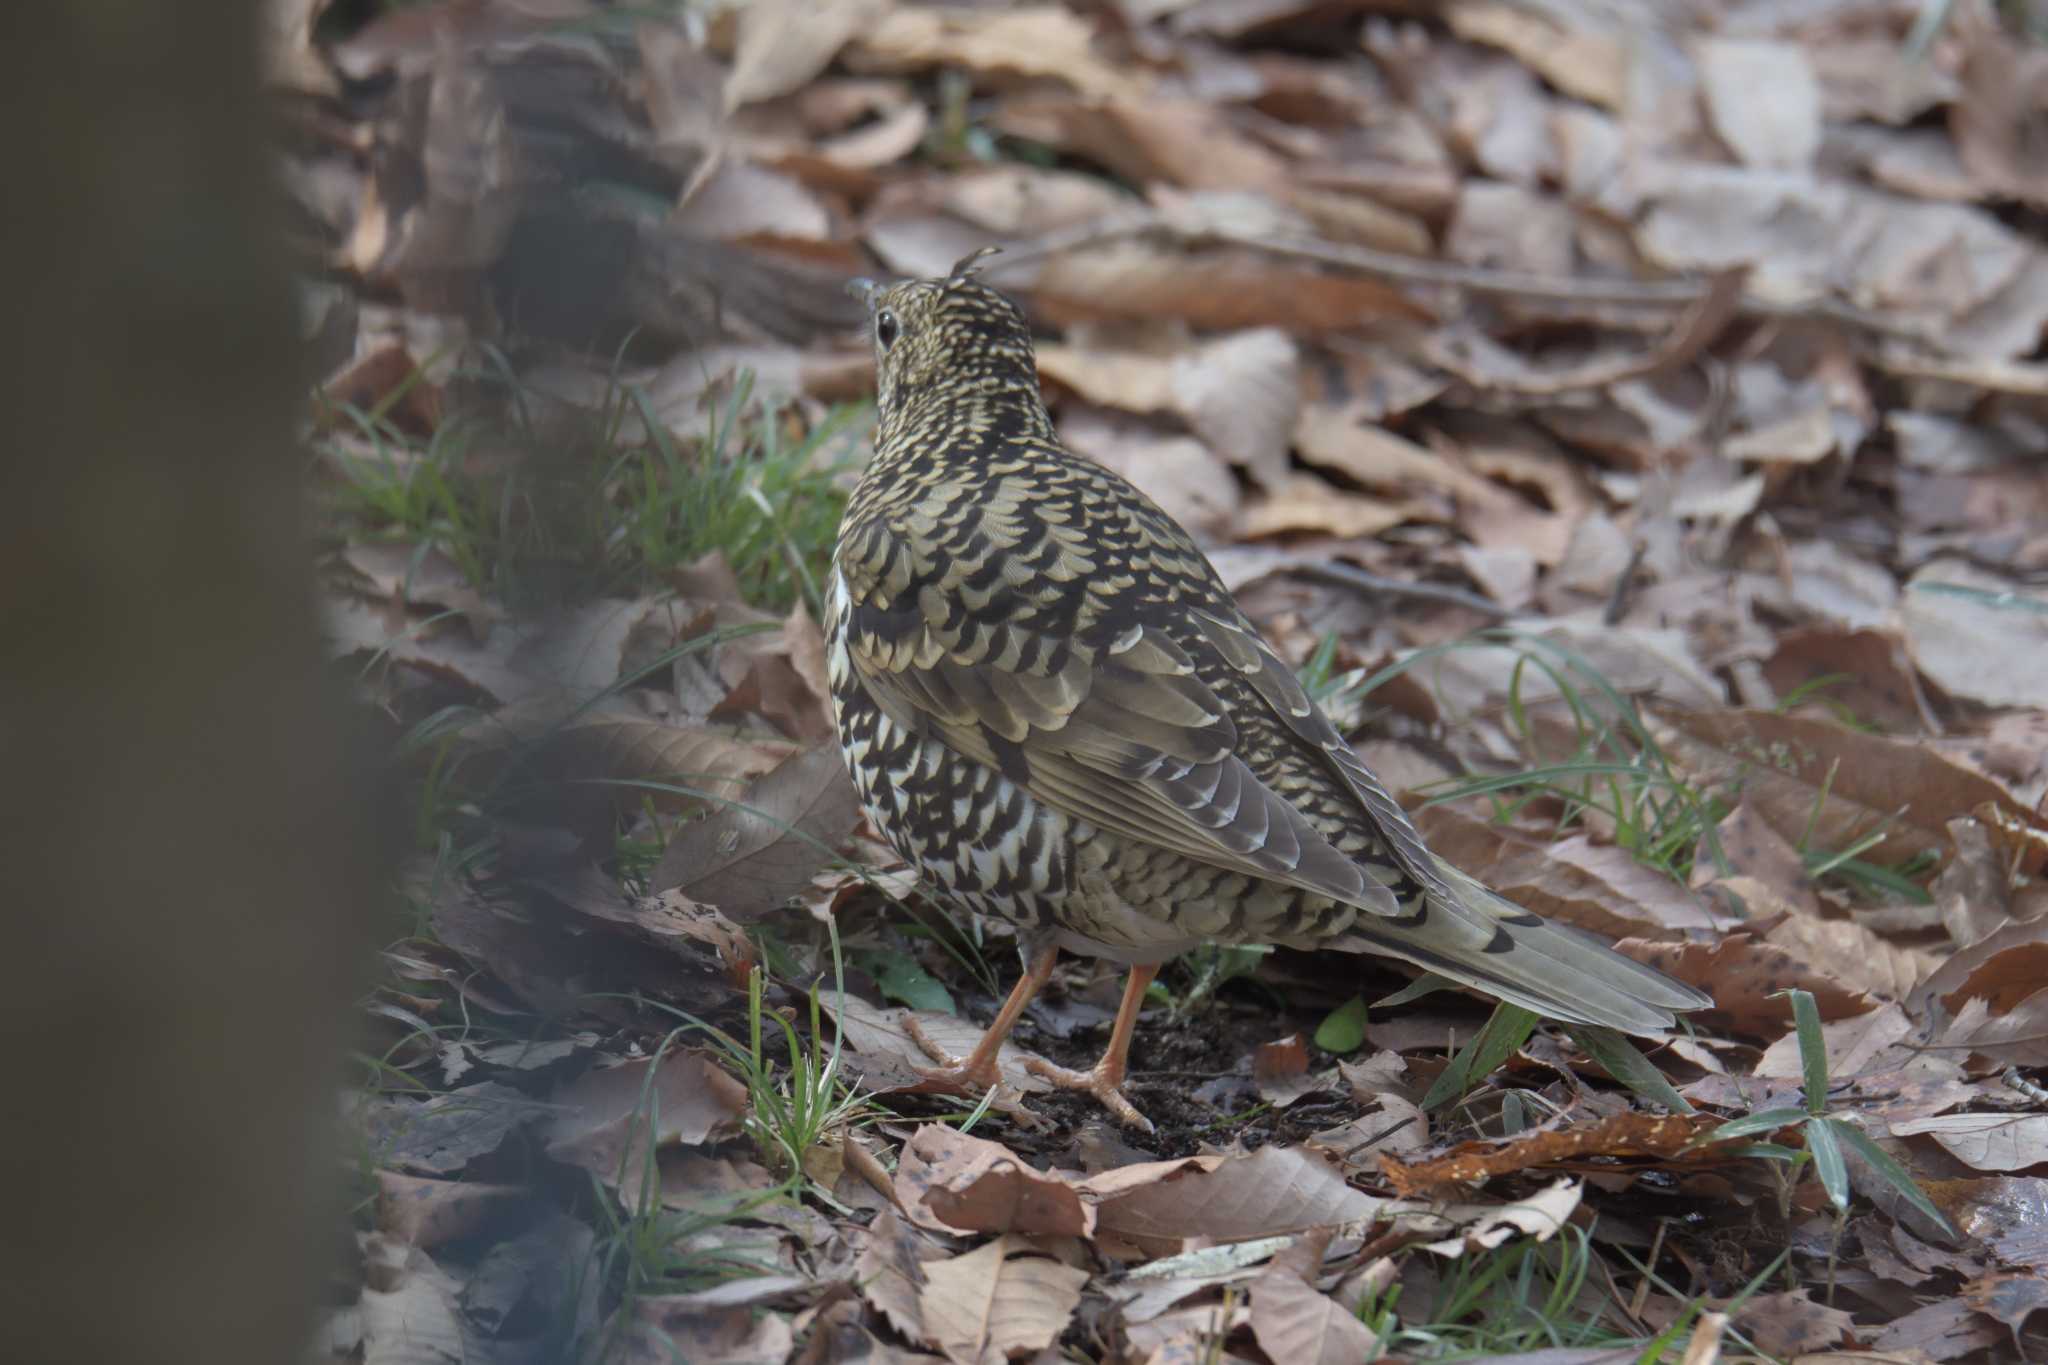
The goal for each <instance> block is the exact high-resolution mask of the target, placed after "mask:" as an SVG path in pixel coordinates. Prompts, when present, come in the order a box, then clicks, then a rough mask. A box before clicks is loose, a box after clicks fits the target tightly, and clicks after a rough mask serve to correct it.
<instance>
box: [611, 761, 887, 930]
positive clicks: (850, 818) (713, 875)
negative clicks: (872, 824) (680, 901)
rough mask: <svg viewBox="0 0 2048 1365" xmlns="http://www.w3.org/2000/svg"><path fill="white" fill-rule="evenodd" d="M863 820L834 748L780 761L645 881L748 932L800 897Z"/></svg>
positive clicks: (678, 842)
mask: <svg viewBox="0 0 2048 1365" xmlns="http://www.w3.org/2000/svg"><path fill="white" fill-rule="evenodd" d="M859 820H860V804H859V798H858V797H857V796H856V795H855V793H854V789H853V780H852V779H851V778H849V777H848V776H847V775H846V764H845V761H844V760H843V759H842V758H841V757H840V755H839V748H838V746H837V745H836V744H824V745H820V746H819V747H817V748H815V749H811V750H808V751H806V752H804V753H801V754H798V755H796V756H795V757H793V758H790V759H787V760H785V761H784V762H783V763H781V764H780V765H779V766H777V767H776V768H775V769H774V770H773V771H772V772H770V773H768V774H766V775H765V776H763V777H760V778H758V779H756V780H755V781H753V782H752V783H750V784H748V786H747V789H746V790H745V791H744V792H742V793H740V795H739V796H738V797H736V798H734V799H733V801H732V802H731V803H730V804H727V805H723V806H721V807H719V808H718V809H716V810H714V811H712V812H711V813H710V814H709V815H708V816H706V817H705V818H704V819H702V820H699V821H697V822H695V823H694V824H690V825H686V826H684V827H683V828H682V829H681V830H680V831H678V832H677V834H676V836H675V837H674V838H673V839H671V840H669V845H668V848H667V849H666V850H665V851H664V852H663V853H662V855H661V862H660V863H658V864H657V865H656V866H655V869H654V871H653V873H652V874H651V875H650V876H649V877H648V880H647V884H648V887H649V889H650V890H653V891H656V892H661V891H669V890H679V891H681V892H683V893H684V894H685V895H687V896H688V897H690V899H692V900H696V901H702V902H704V903H705V904H707V905H713V906H716V907H717V908H718V909H719V911H720V912H722V913H723V914H724V915H725V916H726V917H727V918H728V919H731V920H734V921H736V922H738V923H740V924H751V923H754V922H756V921H758V920H761V919H763V918H765V917H767V916H768V915H770V914H772V913H774V911H775V910H776V908H777V907H779V906H780V905H781V904H782V903H783V902H784V901H786V900H788V899H789V898H790V897H791V896H794V895H796V894H797V893H798V892H800V891H802V890H803V889H804V888H805V887H806V886H807V885H809V884H810V880H811V877H812V875H813V874H815V873H816V872H817V870H818V869H819V868H821V867H823V866H824V865H825V864H826V863H828V862H830V861H831V860H832V857H833V855H834V852H835V850H837V848H838V847H839V843H840V841H841V840H843V839H844V838H846V836H847V835H849V834H851V833H852V832H853V828H854V826H855V824H857V823H858V822H859Z"/></svg>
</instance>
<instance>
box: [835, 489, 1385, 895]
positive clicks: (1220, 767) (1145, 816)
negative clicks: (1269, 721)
mask: <svg viewBox="0 0 2048 1365" xmlns="http://www.w3.org/2000/svg"><path fill="white" fill-rule="evenodd" d="M969 539H971V537H962V538H961V541H962V543H965V542H966V541H967V540H969ZM984 558H985V557H983V556H976V555H972V554H965V555H947V556H939V555H933V554H926V555H920V554H918V553H917V551H916V549H915V547H914V546H913V545H912V544H911V543H910V539H909V538H908V537H905V536H903V535H901V534H900V533H898V532H896V531H894V530H892V529H891V528H890V527H889V526H887V525H886V523H883V522H881V521H872V522H869V523H868V524H867V525H866V526H865V527H863V528H861V529H860V530H859V531H858V532H857V533H856V534H854V535H852V536H849V537H847V538H846V539H844V540H842V543H841V546H840V552H839V557H838V569H839V572H840V575H841V577H842V579H843V580H844V582H845V583H846V585H847V590H848V603H847V606H846V624H845V639H846V644H847V650H848V654H849V656H850V658H851V660H852V662H853V665H854V669H855V672H856V674H857V676H858V677H859V679H860V681H861V682H862V683H863V684H864V685H865V686H866V688H867V690H868V692H869V694H870V695H871V696H872V697H873V698H874V699H875V702H876V704H877V705H878V706H880V707H881V708H882V709H883V710H884V711H885V712H887V713H888V714H889V716H890V717H891V718H892V719H893V720H895V721H896V722H897V723H898V724H900V725H903V726H906V727H909V728H912V729H915V730H918V731H920V732H923V733H925V734H929V735H933V736H936V737H937V738H938V739H940V740H941V741H942V742H943V743H945V744H946V745H947V747H949V748H951V749H952V750H954V751H955V752H956V753H959V754H962V755H965V756H966V757H969V758H972V759H974V760H976V761H977V762H980V763H984V764H986V765H988V766H989V767H992V768H995V769H997V770H998V771H1000V772H1002V773H1003V774H1004V775H1005V776H1007V777H1009V778H1010V779H1011V780H1012V781H1014V782H1016V783H1017V784H1018V785H1019V786H1021V787H1023V788H1024V789H1025V790H1026V791H1028V792H1030V793H1031V794H1032V796H1034V797H1036V798H1037V799H1039V800H1041V801H1044V802H1046V803H1047V804H1049V805H1051V806H1053V807H1055V808H1056V809H1058V810H1061V811H1063V812H1065V813H1066V814H1068V815H1071V816H1075V817H1078V818H1080V819H1083V820H1087V821H1089V822H1091V823H1093V824H1095V825H1097V826H1098V827H1100V828H1102V829H1105V830H1108V831H1110V832H1113V833H1116V834H1120V835H1123V836H1125V837H1127V838H1131V839H1136V840H1141V841H1143V842H1145V843H1149V844H1153V845H1156V846H1158V847H1160V848H1164V849H1169V850H1172V851H1174V852H1176V853H1181V854H1183V855H1185V856H1187V857H1189V858H1193V859H1195V860H1197V861H1200V862H1204V863H1208V864H1210V865H1212V866H1216V867H1223V868H1228V869H1231V870H1233V871H1238V872H1243V873H1246V874H1247V875H1250V876H1254V877H1260V878H1263V879H1266V880H1268V881H1276V882H1282V883H1286V884H1289V885H1293V886H1299V887H1302V888H1303V889H1305V890H1309V891H1314V892H1319V893H1321V894H1323V895H1326V896H1330V897H1332V898H1334V899H1336V900H1339V901H1342V902H1344V903H1346V904H1350V905H1356V906H1359V907H1361V908H1363V909H1366V910H1369V911H1371V912H1373V913H1375V914H1385V915H1391V914H1396V913H1398V911H1399V906H1398V905H1397V903H1396V902H1395V899H1394V896H1393V893H1392V892H1391V891H1390V890H1389V889H1388V886H1387V882H1388V881H1395V880H1398V879H1399V878H1398V874H1393V873H1391V871H1387V872H1386V873H1385V875H1383V876H1374V875H1372V869H1371V868H1370V867H1369V866H1368V865H1361V864H1360V863H1359V862H1357V861H1354V860H1353V859H1352V858H1350V857H1348V856H1346V855H1345V854H1344V853H1343V852H1342V851H1340V850H1339V849H1338V848H1337V847H1336V846H1335V845H1334V844H1332V843H1331V841H1330V840H1329V839H1328V838H1326V837H1325V836H1324V835H1323V834H1322V833H1320V832H1319V831H1318V830H1317V829H1316V828H1315V827H1314V825H1312V824H1311V823H1310V821H1309V819H1308V818H1307V816H1305V815H1304V814H1303V813H1302V812H1301V811H1300V810H1299V809H1297V808H1296V807H1295V805H1294V804H1293V803H1292V802H1290V801H1289V800H1287V799H1286V798H1285V797H1283V796H1281V795H1280V794H1279V793H1277V792H1275V791H1274V790H1273V789H1272V788H1271V787H1269V786H1268V785H1267V784H1266V783H1265V782H1264V781H1262V780H1261V779H1260V777H1259V775H1258V774H1257V773H1256V772H1254V771H1253V768H1252V767H1251V766H1250V765H1249V764H1248V763H1247V762H1246V760H1245V757H1244V756H1243V755H1242V754H1241V753H1240V752H1239V748H1240V741H1239V732H1238V727H1237V725H1236V724H1235V722H1234V721H1233V720H1232V719H1231V716H1230V714H1229V708H1228V706H1226V705H1225V703H1224V702H1223V701H1222V700H1221V699H1219V698H1218V697H1217V695H1216V693H1215V692H1214V690H1212V688H1211V687H1210V686H1209V685H1208V684H1207V683H1206V682H1205V681H1204V680H1203V677H1202V675H1203V673H1204V672H1205V671H1207V668H1206V665H1207V664H1209V663H1211V662H1214V661H1209V660H1198V659H1197V658H1196V657H1194V656H1193V655H1191V654H1190V652H1189V648H1190V647H1192V648H1193V649H1195V650H1197V651H1207V650H1210V649H1213V648H1214V647H1213V646H1212V645H1210V644H1208V643H1207V640H1206V637H1205V636H1201V635H1194V636H1189V635H1187V634H1186V633H1185V632H1180V634H1181V635H1182V637H1183V638H1184V639H1186V640H1187V641H1188V645H1187V646H1184V645H1183V644H1182V643H1180V642H1178V641H1177V640H1176V638H1175V632H1172V631H1170V630H1169V629H1167V626H1166V623H1165V621H1164V620H1163V619H1146V618H1147V617H1148V616H1152V617H1155V618H1157V617H1159V616H1161V615H1162V613H1163V612H1164V611H1165V610H1166V609H1164V608H1155V609H1152V610H1150V611H1147V610H1144V609H1136V610H1133V609H1132V608H1131V604H1129V603H1125V604H1123V605H1122V606H1121V607H1120V608H1112V607H1110V606H1108V605H1107V604H1106V601H1105V600H1103V599H1102V593H1101V590H1100V588H1099V585H1091V584H1089V583H1086V582H1082V581H1077V580H1069V581H1067V582H1064V583H1050V584H1046V585H1042V586H1040V587H1038V588H1034V586H1033V585H1031V584H1025V585H1023V586H1016V587H1013V586H1010V585H1008V584H1007V583H994V582H992V581H991V579H992V576H991V575H989V574H987V573H985V572H983V569H984ZM1035 592H1042V593H1043V594H1044V597H1043V599H1041V598H1040V597H1038V596H1035V595H1034V593H1035ZM1058 593H1068V594H1082V595H1087V594H1091V593H1093V594H1095V595H1096V598H1097V599H1098V604H1100V605H1102V612H1103V614H1102V615H1100V616H1099V617H1097V618H1096V619H1098V620H1100V621H1102V622H1104V623H1105V624H1104V625H1103V627H1102V628H1101V629H1099V630H1096V631H1094V632H1092V634H1093V635H1094V636H1095V637H1096V638H1097V639H1098V640H1099V641H1100V643H1099V644H1098V645H1097V646H1095V647H1088V646H1085V645H1083V644H1081V643H1080V642H1078V641H1077V640H1075V639H1073V638H1071V636H1070V635H1068V634H1067V633H1065V632H1064V631H1063V630H1062V625H1063V623H1064V624H1067V625H1070V624H1071V622H1072V620H1073V617H1074V613H1073V612H1072V611H1070V610H1063V608H1071V607H1072V606H1073V605H1074V603H1073V602H1072V601H1071V600H1069V601H1068V602H1066V603H1056V602H1055V601H1054V600H1053V599H1054V597H1055V595H1056V594H1058ZM1083 614H1086V613H1083ZM1254 638H1255V637H1254ZM1274 662H1275V666H1276V667H1280V668H1282V670H1283V671H1284V665H1280V664H1279V663H1278V660H1277V659H1276V660H1275V661H1274ZM1326 723H1327V722H1326Z"/></svg>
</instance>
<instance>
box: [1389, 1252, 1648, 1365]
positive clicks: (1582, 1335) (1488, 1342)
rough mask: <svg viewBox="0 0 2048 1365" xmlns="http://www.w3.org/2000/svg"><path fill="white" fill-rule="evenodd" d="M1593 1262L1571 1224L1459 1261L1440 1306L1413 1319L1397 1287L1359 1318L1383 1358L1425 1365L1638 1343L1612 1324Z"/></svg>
mask: <svg viewBox="0 0 2048 1365" xmlns="http://www.w3.org/2000/svg"><path fill="white" fill-rule="evenodd" d="M1594 1260H1595V1257H1594V1254H1593V1248H1592V1242H1591V1239H1590V1238H1589V1237H1588V1236H1587V1235H1586V1233H1585V1232H1584V1231H1583V1230H1582V1229H1580V1228H1579V1227H1577V1226H1576V1225H1567V1226H1565V1227H1563V1228H1561V1229H1559V1230H1558V1234H1557V1236H1555V1237H1553V1238H1551V1239H1549V1240H1548V1241H1543V1242H1537V1241H1533V1240H1530V1239H1526V1238H1524V1239H1519V1240H1517V1241H1514V1242H1510V1243H1508V1244H1507V1245H1505V1246H1503V1247H1500V1248H1499V1249H1497V1250H1494V1251H1490V1252H1486V1253H1483V1254H1473V1255H1467V1256H1464V1257H1461V1258H1459V1259H1458V1260H1457V1261H1454V1262H1452V1263H1451V1266H1450V1269H1449V1273H1447V1274H1446V1275H1445V1276H1444V1277H1443V1279H1442V1281H1441V1283H1440V1285H1439V1288H1438V1291H1437V1296H1436V1301H1435V1302H1434V1303H1433V1304H1431V1305H1430V1306H1429V1307H1428V1308H1427V1309H1426V1310H1424V1311H1421V1312H1419V1313H1417V1314H1416V1315H1415V1316H1414V1318H1413V1319H1412V1320H1404V1319H1403V1318H1402V1316H1401V1315H1400V1313H1399V1312H1398V1311H1397V1310H1398V1304H1399V1298H1400V1289H1401V1287H1400V1285H1399V1284H1398V1283H1397V1284H1393V1285H1390V1286H1388V1287H1387V1288H1385V1289H1382V1290H1380V1291H1379V1292H1377V1293H1374V1294H1370V1295H1368V1296H1367V1297H1366V1298H1365V1300H1364V1301H1363V1302H1362V1303H1361V1304H1360V1305H1359V1317H1360V1319H1361V1320H1363V1321H1364V1323H1365V1325H1366V1326H1368V1327H1370V1328H1372V1329H1373V1331H1374V1332H1375V1333H1376V1334H1378V1336H1379V1338H1380V1350H1381V1351H1382V1352H1383V1353H1385V1354H1390V1355H1403V1356H1413V1357H1416V1358H1418V1359H1423V1360H1460V1359H1466V1358H1472V1357H1490V1356H1495V1355H1507V1354H1512V1353H1515V1352H1519V1351H1541V1350H1568V1349H1573V1348H1587V1347H1599V1346H1623V1345H1635V1344H1637V1341H1636V1338H1634V1337H1633V1336H1630V1335H1628V1334H1627V1333H1625V1332H1622V1331H1620V1330H1617V1329H1616V1328H1615V1327H1613V1326H1611V1325H1609V1323H1608V1318H1609V1309H1610V1306H1611V1305H1610V1304H1609V1303H1608V1302H1607V1301H1606V1300H1605V1299H1604V1298H1603V1296H1602V1295H1601V1294H1600V1293H1599V1292H1598V1289H1597V1282H1596V1281H1595V1280H1594V1278H1593V1275H1592V1271H1593V1266H1594ZM1648 1358H1649V1359H1655V1357H1648Z"/></svg>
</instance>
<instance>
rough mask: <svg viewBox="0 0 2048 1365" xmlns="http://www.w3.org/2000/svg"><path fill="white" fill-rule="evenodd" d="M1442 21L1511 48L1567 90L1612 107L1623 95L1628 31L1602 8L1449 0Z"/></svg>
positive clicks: (1469, 37) (1477, 39) (1469, 36)
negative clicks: (1549, 7) (1551, 7)
mask: <svg viewBox="0 0 2048 1365" xmlns="http://www.w3.org/2000/svg"><path fill="white" fill-rule="evenodd" d="M1614 13H1616V14H1620V13H1623V12H1621V11H1615V12H1614ZM1596 16H1597V17H1596ZM1444 22H1445V23H1447V24H1449V25H1450V28H1451V32H1453V33H1455V34H1457V35H1458V36H1459V37H1460V38H1463V39H1465V40H1466V41H1468V42H1474V43H1485V44H1488V45H1489V46H1492V47H1498V48H1501V49H1503V50H1504V51H1507V52H1509V53H1512V54H1513V55H1514V56H1515V57H1516V58H1517V59H1518V60H1520V61H1521V62H1523V63H1524V64H1526V65H1527V66H1528V67H1530V68H1531V69H1532V70H1534V71H1535V72H1536V74H1538V75H1539V76H1541V77H1543V79H1544V80H1546V81H1548V82H1550V84H1552V85H1554V86H1556V87H1557V88H1558V89H1559V90H1562V91H1563V92H1565V93H1566V94H1568V95H1574V96H1576V97H1578V98H1579V99H1582V100H1588V101H1590V102H1592V103H1594V104H1597V105H1600V106H1601V107H1602V108H1605V109H1608V110H1612V111H1616V112H1618V111H1620V110H1621V108H1622V106H1623V104H1624V102H1625V101H1626V99H1627V96H1628V67H1629V50H1628V49H1629V34H1628V31H1627V28H1626V27H1625V26H1624V25H1622V24H1615V23H1613V22H1612V20H1611V18H1610V17H1609V15H1608V14H1607V13H1605V12H1600V11H1596V10H1594V9H1592V8H1591V7H1576V6H1575V7H1571V8H1559V9H1555V10H1548V11H1546V10H1538V9H1525V8H1523V7H1522V6H1519V5H1515V4H1510V3H1506V2H1505V0H1453V2H1452V3H1451V4H1450V5H1449V6H1447V7H1446V9H1445V13H1444ZM1610 24H1611V25H1612V26H1610Z"/></svg>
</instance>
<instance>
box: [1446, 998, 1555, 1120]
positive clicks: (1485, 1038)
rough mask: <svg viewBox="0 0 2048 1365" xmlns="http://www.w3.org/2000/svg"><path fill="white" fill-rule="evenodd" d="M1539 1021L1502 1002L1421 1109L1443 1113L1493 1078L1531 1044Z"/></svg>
mask: <svg viewBox="0 0 2048 1365" xmlns="http://www.w3.org/2000/svg"><path fill="white" fill-rule="evenodd" d="M1540 1020H1541V1016H1540V1015H1536V1014H1533V1013H1531V1012H1530V1011H1528V1010H1525V1009H1523V1008H1522V1007H1521V1006H1520V1005H1510V1004H1508V1003H1507V1002H1506V1001H1502V1002H1501V1003H1500V1004H1498V1005H1496V1006H1494V1007H1493V1014H1492V1016H1491V1017H1490V1018H1488V1019H1487V1021H1486V1025H1485V1027H1483V1028H1481V1029H1480V1030H1479V1033H1478V1035H1477V1036H1476V1037H1474V1038H1473V1039H1472V1041H1471V1042H1469V1043H1467V1044H1466V1045H1465V1046H1464V1047H1462V1048H1460V1049H1459V1050H1458V1055H1457V1056H1455V1057H1453V1058H1451V1064H1450V1065H1449V1066H1447V1067H1445V1068H1444V1074H1443V1075H1441V1076H1439V1077H1437V1078H1436V1084H1434V1085H1432V1086H1430V1087H1429V1093H1428V1094H1426V1095H1424V1096H1423V1097H1422V1107H1423V1108H1424V1109H1440V1108H1442V1107H1443V1106H1444V1105H1446V1104H1449V1103H1450V1102H1451V1101H1452V1100H1455V1099H1457V1098H1458V1097H1459V1096H1461V1095H1463V1094H1464V1093H1465V1092H1466V1091H1467V1090H1469V1089H1471V1088H1472V1086H1473V1085H1474V1084H1475V1083H1476V1082H1477V1081H1478V1080H1479V1078H1480V1077H1482V1076H1487V1075H1490V1074H1492V1072H1493V1069H1494V1068H1495V1067H1497V1066H1499V1065H1500V1064H1501V1063H1502V1062H1504V1061H1506V1060H1507V1059H1508V1058H1509V1057H1511V1056H1513V1055H1514V1052H1515V1049H1516V1048H1518V1047H1520V1046H1521V1045H1522V1044H1524V1043H1526V1042H1528V1041H1529V1035H1530V1034H1532V1033H1534V1032H1535V1031H1536V1025H1537V1024H1538V1022H1540Z"/></svg>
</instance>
